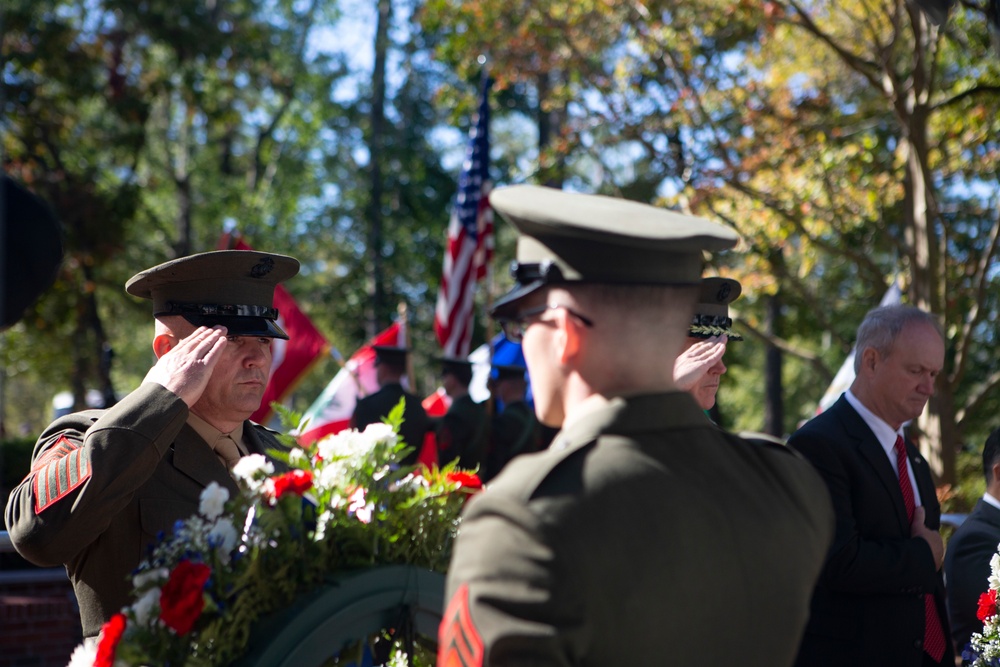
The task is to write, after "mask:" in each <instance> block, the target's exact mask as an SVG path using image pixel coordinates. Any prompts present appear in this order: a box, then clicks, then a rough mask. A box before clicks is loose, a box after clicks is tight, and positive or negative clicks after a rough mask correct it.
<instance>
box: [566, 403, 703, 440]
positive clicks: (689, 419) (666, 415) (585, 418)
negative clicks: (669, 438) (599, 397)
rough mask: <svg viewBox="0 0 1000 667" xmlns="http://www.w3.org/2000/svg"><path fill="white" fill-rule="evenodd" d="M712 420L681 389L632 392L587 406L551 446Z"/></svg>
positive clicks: (686, 425) (696, 425) (699, 425)
mask: <svg viewBox="0 0 1000 667" xmlns="http://www.w3.org/2000/svg"><path fill="white" fill-rule="evenodd" d="M705 426H712V422H711V421H710V420H709V419H708V418H707V417H706V416H705V413H704V412H702V411H701V408H699V407H698V404H697V403H695V401H694V399H693V398H692V397H691V395H690V394H688V393H687V392H683V391H672V392H663V393H656V394H635V395H631V396H616V397H614V398H610V399H606V400H605V401H604V402H603V403H602V404H596V405H594V406H591V409H589V410H588V411H587V412H586V413H585V414H583V415H581V416H580V417H578V418H577V419H575V420H574V421H573V422H572V423H571V424H569V425H568V426H567V427H566V428H564V429H563V430H561V431H560V432H559V433H558V434H557V435H556V437H555V439H554V440H553V443H552V447H551V449H554V450H559V449H566V448H568V447H570V446H573V445H582V444H586V443H588V442H591V441H593V440H594V439H596V438H597V437H598V436H601V435H633V434H638V433H642V432H644V431H662V430H664V429H671V430H673V429H677V430H679V429H686V428H703V427H705Z"/></svg>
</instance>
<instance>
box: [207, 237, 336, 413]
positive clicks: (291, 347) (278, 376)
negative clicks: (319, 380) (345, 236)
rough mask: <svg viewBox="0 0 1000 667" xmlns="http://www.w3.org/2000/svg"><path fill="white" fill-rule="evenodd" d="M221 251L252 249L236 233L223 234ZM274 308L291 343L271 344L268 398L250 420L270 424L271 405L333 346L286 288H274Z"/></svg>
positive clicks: (287, 391) (281, 397)
mask: <svg viewBox="0 0 1000 667" xmlns="http://www.w3.org/2000/svg"><path fill="white" fill-rule="evenodd" d="M219 248H220V249H230V250H252V249H253V248H251V247H250V245H249V244H248V243H247V242H246V241H244V240H243V239H242V238H240V237H239V236H238V235H236V234H228V233H227V234H223V235H222V238H221V239H219ZM274 307H275V308H277V309H278V326H280V327H281V328H282V329H284V331H285V333H287V334H288V340H281V339H280V338H275V339H274V342H273V343H272V344H271V371H270V375H269V376H268V380H267V388H266V389H265V390H264V398H263V400H261V402H260V407H259V408H257V411H256V412H254V413H253V414H252V415H250V420H251V421H255V422H257V423H258V424H266V423H267V420H268V419H270V417H271V413H272V412H273V411H272V410H271V404H272V403H281V402H282V401H283V400H285V398H286V397H287V396H288V395H289V394H290V393H292V390H293V389H295V386H296V385H297V384H298V383H299V381H300V380H302V378H304V377H305V376H306V373H308V372H309V371H310V370H311V369H312V367H313V366H315V365H316V363H317V362H318V361H319V360H320V359H323V358H324V357H325V356H326V354H327V352H329V351H330V344H329V343H327V341H326V338H325V337H324V336H323V334H322V333H320V331H319V329H317V328H316V327H315V326H314V325H313V323H312V321H311V320H310V319H309V318H308V317H307V316H306V314H305V313H303V312H302V311H301V310H300V309H299V306H298V304H297V303H295V299H293V298H292V295H291V294H289V293H288V290H286V289H285V288H284V287H283V286H282V285H278V286H276V287H275V288H274Z"/></svg>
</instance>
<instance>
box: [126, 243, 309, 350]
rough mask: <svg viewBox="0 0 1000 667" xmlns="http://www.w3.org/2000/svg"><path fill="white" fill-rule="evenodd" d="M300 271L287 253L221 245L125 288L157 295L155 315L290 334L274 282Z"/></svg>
mask: <svg viewBox="0 0 1000 667" xmlns="http://www.w3.org/2000/svg"><path fill="white" fill-rule="evenodd" d="M298 272H299V261H298V260H297V259H295V258H294V257H288V256H287V255H277V254H274V253H266V252H257V251H255V250H218V251H215V252H205V253H200V254H197V255H190V256H188V257H180V258H178V259H174V260H171V261H169V262H164V263H163V264H159V265H157V266H154V267H152V268H150V269H146V270H145V271H141V272H140V273H137V274H136V275H134V276H132V277H131V278H130V279H129V281H128V282H127V283H125V291H126V292H128V293H129V294H131V295H133V296H137V297H140V298H143V299H151V300H152V301H153V314H154V315H182V316H184V318H185V319H187V320H188V321H189V322H191V323H192V324H194V325H199V326H201V325H204V326H212V325H215V324H221V325H224V326H225V327H226V328H227V329H228V330H229V333H230V334H231V335H234V336H267V337H273V338H285V339H287V338H288V335H287V334H286V333H285V332H284V331H282V330H281V327H279V326H278V325H277V323H276V320H277V318H278V311H277V310H276V309H275V308H274V288H275V287H276V286H277V284H278V283H280V282H281V281H283V280H287V279H289V278H291V277H292V276H294V275H295V274H297V273H298Z"/></svg>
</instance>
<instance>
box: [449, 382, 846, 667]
mask: <svg viewBox="0 0 1000 667" xmlns="http://www.w3.org/2000/svg"><path fill="white" fill-rule="evenodd" d="M821 483H822V480H821V479H820V478H819V476H818V475H817V474H816V472H815V471H814V470H813V469H812V467H811V466H810V465H809V464H808V463H807V462H806V461H805V460H804V459H802V458H801V457H799V456H797V455H796V454H795V453H793V452H790V451H789V450H787V449H785V448H783V447H780V446H769V445H763V444H751V443H747V442H745V441H742V440H740V439H738V438H736V437H735V436H732V435H729V434H726V433H725V432H723V431H721V430H720V429H718V428H717V427H715V426H714V425H713V424H712V423H711V422H710V421H709V420H708V419H706V418H705V416H704V415H703V414H702V413H701V411H700V410H699V409H698V407H697V405H696V404H695V403H694V401H693V399H692V398H691V397H690V396H689V395H688V394H686V393H679V392H675V393H666V394H652V395H641V396H634V397H630V398H627V399H625V398H617V399H613V400H612V401H610V402H609V403H608V404H607V405H606V407H604V408H603V409H599V410H595V411H593V412H591V413H589V414H587V415H586V416H585V417H583V418H582V419H580V420H579V421H576V422H575V423H573V424H572V425H571V426H570V427H569V428H567V429H565V430H563V431H562V432H560V433H559V435H558V436H557V437H556V439H555V440H554V441H553V443H552V445H551V446H550V448H549V449H548V450H547V451H545V452H540V453H537V454H531V455H527V456H522V457H519V458H518V459H516V460H514V461H512V462H511V463H510V464H509V465H508V466H507V468H506V469H505V470H504V472H503V473H502V474H501V475H500V476H499V477H498V478H497V479H496V480H495V481H494V483H493V485H492V486H491V487H490V488H489V489H488V490H486V491H485V492H484V493H482V494H480V495H479V496H477V497H475V498H473V499H472V500H471V502H470V503H469V506H468V508H467V510H466V512H465V515H464V517H463V519H462V526H461V538H460V539H459V540H458V542H457V543H456V549H455V553H454V556H453V559H452V563H451V567H450V569H449V571H448V590H447V599H449V600H451V602H450V604H449V608H448V609H447V611H446V613H445V618H444V621H443V623H442V633H441V640H442V643H443V644H444V645H443V646H442V647H441V651H442V654H441V655H443V656H448V659H449V660H454V662H444V661H442V662H439V664H464V665H480V664H489V665H512V666H513V665H518V666H521V667H524V666H530V665H546V666H558V665H684V666H685V667H686V666H688V665H741V666H751V667H752V666H755V665H759V666H760V667H775V666H776V665H789V664H791V662H792V660H793V659H794V657H795V652H796V649H797V648H798V640H799V637H800V636H801V634H802V629H803V625H804V623H805V620H806V616H807V613H808V612H807V610H808V605H809V597H810V593H811V590H812V582H813V581H815V579H816V577H817V576H818V574H819V569H820V567H821V566H822V563H823V559H824V556H825V554H826V548H827V546H828V545H829V543H830V540H831V537H832V531H833V514H832V511H831V507H830V503H829V501H828V500H827V498H826V497H825V495H824V494H817V493H816V489H817V488H821V487H820V484H821ZM762 573H769V574H768V575H764V574H762ZM777 573H781V574H780V576H778V575H777ZM456 647H467V648H456Z"/></svg>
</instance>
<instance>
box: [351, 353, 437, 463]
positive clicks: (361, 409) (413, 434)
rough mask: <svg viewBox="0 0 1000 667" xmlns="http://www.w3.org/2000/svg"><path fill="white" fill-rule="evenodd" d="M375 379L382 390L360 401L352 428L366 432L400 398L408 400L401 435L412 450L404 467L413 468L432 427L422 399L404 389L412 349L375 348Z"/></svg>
mask: <svg viewBox="0 0 1000 667" xmlns="http://www.w3.org/2000/svg"><path fill="white" fill-rule="evenodd" d="M373 349H374V350H375V377H376V379H377V380H378V384H379V389H378V391H376V392H375V393H373V394H371V395H369V396H365V397H364V398H362V399H360V400H359V401H358V403H357V405H356V406H354V414H353V416H352V417H351V427H352V428H356V429H359V430H364V428H365V427H366V426H368V425H369V424H377V423H379V422H381V421H382V420H383V419H385V417H387V416H388V415H389V412H391V411H392V409H393V408H394V407H396V406H397V405H398V404H399V401H400V399H405V407H404V408H403V424H402V425H401V426H400V428H399V435H400V437H401V438H402V439H403V441H404V442H405V443H406V445H407V446H408V447H410V448H411V451H410V453H409V454H407V455H406V457H405V458H404V459H403V460H402V461H401V462H400V463H401V464H402V465H412V464H413V463H415V462H416V460H417V456H418V455H419V454H420V448H421V447H422V446H423V442H424V434H425V433H427V429H428V428H430V421H429V420H428V418H427V411H426V410H424V408H423V406H422V405H421V404H420V399H419V398H417V397H416V396H415V395H414V394H412V393H410V392H408V391H407V390H406V389H404V388H403V376H404V375H406V357H407V354H408V353H409V350H408V349H407V348H405V347H391V346H386V345H374V346H373Z"/></svg>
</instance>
